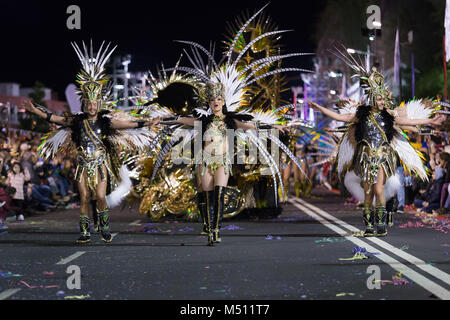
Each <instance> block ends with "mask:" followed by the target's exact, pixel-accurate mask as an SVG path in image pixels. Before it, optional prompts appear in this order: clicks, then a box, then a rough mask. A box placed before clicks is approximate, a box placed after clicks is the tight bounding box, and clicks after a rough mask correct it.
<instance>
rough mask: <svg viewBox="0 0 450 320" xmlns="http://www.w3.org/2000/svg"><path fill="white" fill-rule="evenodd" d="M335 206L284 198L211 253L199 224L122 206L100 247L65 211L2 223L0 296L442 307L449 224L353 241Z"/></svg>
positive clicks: (233, 223)
mask: <svg viewBox="0 0 450 320" xmlns="http://www.w3.org/2000/svg"><path fill="white" fill-rule="evenodd" d="M344 201H345V199H343V198H342V197H339V196H335V195H333V194H323V195H322V197H321V198H320V199H297V198H295V197H293V196H291V197H290V200H289V201H288V202H287V203H286V204H285V205H284V207H283V213H282V215H280V216H278V217H277V218H275V219H266V220H258V221H248V220H242V219H233V220H228V221H227V220H225V221H224V222H223V229H224V230H223V231H222V243H221V244H219V245H216V246H215V247H208V246H206V242H207V239H206V237H205V236H200V235H199V232H200V224H198V223H192V222H182V221H166V222H162V223H151V222H150V220H149V219H148V218H147V217H146V216H141V215H139V214H138V213H137V210H136V209H133V208H131V209H128V208H127V209H125V210H118V209H115V210H113V211H112V217H111V220H112V222H111V228H112V232H113V234H114V239H113V242H112V243H110V244H104V243H103V242H102V241H101V239H100V235H99V234H94V235H93V236H92V242H91V243H89V244H86V245H78V244H76V243H75V240H76V239H77V238H78V227H77V221H78V218H77V217H78V211H77V210H75V209H74V210H63V211H57V212H51V213H47V214H40V215H37V216H32V217H29V218H27V219H26V220H25V221H23V222H10V223H9V224H8V226H9V229H8V230H6V231H0V299H8V300H97V299H98V300H113V299H114V300H115V299H121V300H122V299H125V300H127V299H130V300H135V299H146V300H147V299H151V300H172V299H176V300H211V299H213V300H255V301H256V300H258V301H259V300H311V299H313V300H329V299H332V300H349V299H350V300H380V299H383V300H384V299H385V300H398V299H402V300H403V299H405V300H410V299H413V300H417V299H419V300H437V299H447V300H448V299H450V263H449V262H450V259H449V251H450V237H449V234H448V232H449V231H450V230H449V227H450V225H449V219H448V218H447V219H446V220H445V219H440V220H433V219H432V218H431V217H430V216H417V215H415V214H411V213H405V214H403V215H397V216H395V226H394V227H392V228H390V229H389V234H388V236H387V237H385V238H375V237H370V238H362V237H358V236H357V231H358V229H362V228H363V227H362V219H361V214H360V212H359V210H357V209H356V208H355V206H347V205H344ZM357 247H360V248H364V249H360V251H361V250H362V252H366V253H365V255H364V256H365V257H366V258H364V256H362V255H359V256H358V254H357V255H356V256H355V255H354V252H355V250H356V248H357ZM341 259H349V260H341ZM77 268H79V269H78V270H79V273H78V271H77ZM73 270H75V271H73ZM78 274H79V275H80V278H79V280H80V281H79V286H80V289H77V288H73V286H77V278H76V277H77V275H78ZM369 277H371V278H369ZM369 287H370V288H369Z"/></svg>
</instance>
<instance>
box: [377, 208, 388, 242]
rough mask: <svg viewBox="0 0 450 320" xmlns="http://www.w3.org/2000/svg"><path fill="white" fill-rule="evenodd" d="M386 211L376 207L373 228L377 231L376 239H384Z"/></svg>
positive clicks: (385, 233)
mask: <svg viewBox="0 0 450 320" xmlns="http://www.w3.org/2000/svg"><path fill="white" fill-rule="evenodd" d="M386 220H387V211H386V207H385V206H378V207H377V212H376V215H375V222H376V223H375V227H376V230H377V237H384V236H385V235H387V225H386Z"/></svg>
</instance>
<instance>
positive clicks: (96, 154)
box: [75, 120, 111, 192]
mask: <svg viewBox="0 0 450 320" xmlns="http://www.w3.org/2000/svg"><path fill="white" fill-rule="evenodd" d="M79 134H80V145H79V146H78V148H77V161H78V166H77V170H76V173H75V179H76V181H78V182H81V180H82V177H83V175H84V173H85V172H86V178H87V184H88V187H89V188H90V189H91V191H93V192H95V190H96V186H97V171H98V173H99V175H100V179H101V181H104V180H105V178H106V175H105V174H106V172H104V170H103V166H105V168H106V170H108V171H111V170H110V167H111V166H110V164H109V159H108V156H107V152H106V148H105V146H104V144H103V142H102V140H101V137H102V131H101V128H100V125H99V121H98V120H83V123H82V125H81V130H80V132H79Z"/></svg>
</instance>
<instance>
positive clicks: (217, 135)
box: [202, 116, 232, 175]
mask: <svg viewBox="0 0 450 320" xmlns="http://www.w3.org/2000/svg"><path fill="white" fill-rule="evenodd" d="M224 119H225V116H214V118H213V121H212V122H211V123H210V124H209V125H208V127H207V130H206V132H205V135H204V139H205V146H204V148H203V158H202V175H204V174H205V172H206V170H207V169H208V170H209V173H210V174H211V175H215V173H216V171H217V169H219V168H220V167H224V170H225V174H230V175H231V174H232V168H231V159H230V158H229V155H228V139H227V135H226V129H227V128H226V125H225V122H224Z"/></svg>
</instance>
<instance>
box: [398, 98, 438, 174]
mask: <svg viewBox="0 0 450 320" xmlns="http://www.w3.org/2000/svg"><path fill="white" fill-rule="evenodd" d="M427 104H432V102H431V101H427V100H422V99H419V100H412V101H410V102H408V103H407V104H405V105H401V106H400V107H398V108H396V109H395V111H396V112H397V114H398V115H399V116H400V117H407V118H408V119H427V118H429V117H430V116H431V114H432V113H433V111H434V109H433V108H429V107H428V106H427ZM391 147H392V148H393V149H394V150H395V151H396V152H397V154H398V156H399V158H400V160H401V161H402V163H403V165H404V167H405V168H406V169H407V170H408V171H412V172H414V173H415V174H417V175H418V176H419V177H420V178H421V179H422V180H424V181H428V175H427V173H426V171H425V167H424V165H423V161H422V159H423V156H422V153H421V152H420V151H418V150H416V149H415V148H414V147H413V146H412V145H411V144H410V143H409V141H408V138H407V137H406V136H405V135H404V134H402V133H401V132H400V131H399V130H397V133H396V134H395V135H394V137H393V139H392V141H391Z"/></svg>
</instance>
